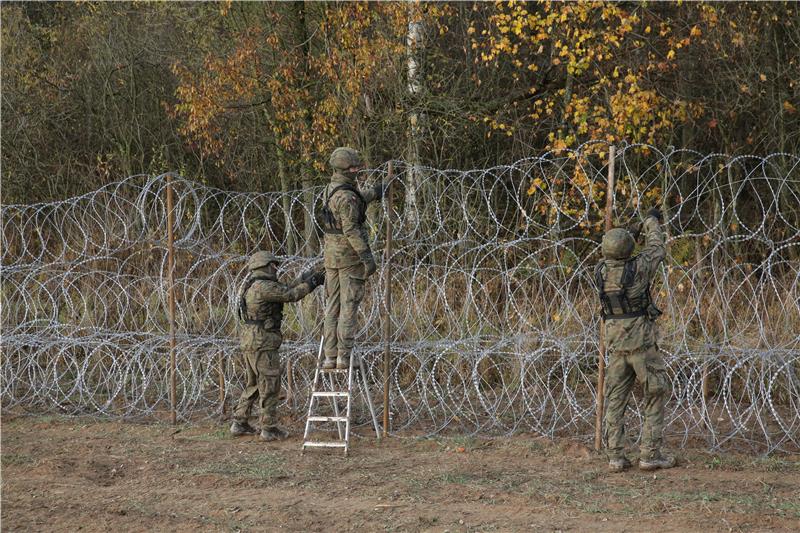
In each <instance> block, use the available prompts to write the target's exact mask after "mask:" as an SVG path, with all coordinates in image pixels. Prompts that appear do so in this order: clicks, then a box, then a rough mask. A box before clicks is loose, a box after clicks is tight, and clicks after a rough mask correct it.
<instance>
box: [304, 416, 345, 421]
mask: <svg viewBox="0 0 800 533" xmlns="http://www.w3.org/2000/svg"><path fill="white" fill-rule="evenodd" d="M308 421H309V422H347V417H346V416H309V417H308Z"/></svg>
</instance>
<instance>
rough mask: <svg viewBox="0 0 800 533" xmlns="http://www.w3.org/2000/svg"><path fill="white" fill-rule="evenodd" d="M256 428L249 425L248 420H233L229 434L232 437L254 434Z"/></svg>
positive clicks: (256, 431)
mask: <svg viewBox="0 0 800 533" xmlns="http://www.w3.org/2000/svg"><path fill="white" fill-rule="evenodd" d="M256 433H258V430H257V429H256V428H254V427H253V426H251V425H250V424H249V423H248V422H246V421H245V422H239V421H238V420H234V421H233V424H231V435H233V436H234V437H241V436H243V435H255V434H256Z"/></svg>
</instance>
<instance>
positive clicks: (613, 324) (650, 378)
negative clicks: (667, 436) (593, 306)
mask: <svg viewBox="0 0 800 533" xmlns="http://www.w3.org/2000/svg"><path fill="white" fill-rule="evenodd" d="M661 222H662V215H661V212H660V211H659V210H658V209H651V210H650V211H649V212H648V213H647V218H646V219H645V221H644V223H643V225H642V231H643V232H644V234H645V246H644V248H643V249H642V251H641V253H639V254H638V255H636V256H633V257H631V254H632V253H633V248H634V246H635V239H634V236H633V235H632V234H631V232H630V231H628V230H627V229H623V228H614V229H612V230H609V231H608V232H607V233H606V234H605V235H604V236H603V242H602V252H603V260H602V261H600V263H599V264H598V265H597V267H596V269H595V282H596V284H597V289H598V291H599V294H600V304H601V306H602V314H603V319H604V321H605V326H604V327H605V332H604V333H605V340H606V347H607V352H608V370H607V375H606V382H605V396H606V412H605V421H604V426H605V428H604V430H605V431H604V432H605V436H606V440H607V447H608V448H607V449H608V460H609V468H610V469H611V471H613V472H621V471H623V470H625V469H626V468H629V467H630V466H631V463H630V461H628V459H627V458H626V457H625V451H624V447H625V427H624V425H623V419H624V417H625V409H626V407H627V405H628V397H629V396H630V392H631V389H632V388H633V384H634V380H638V381H639V382H640V383H642V385H643V388H644V413H643V414H644V423H643V425H642V438H641V445H640V457H639V468H640V469H641V470H656V469H659V468H671V467H673V466H675V459H674V458H673V457H668V456H666V455H662V453H661V444H662V437H661V434H662V432H663V429H664V406H665V405H666V402H667V399H668V398H669V396H670V392H671V391H670V382H669V378H668V376H667V371H666V368H665V366H664V361H663V359H662V357H661V354H660V353H659V352H658V347H657V346H656V340H657V339H656V324H655V320H656V318H657V317H658V315H660V314H661V311H659V310H658V309H657V308H656V307H655V305H653V302H652V299H651V297H650V284H651V282H652V280H653V278H654V277H655V275H656V272H657V268H658V265H659V263H661V261H662V260H663V259H664V256H665V255H666V248H665V244H664V242H665V239H664V231H663V229H662V228H661Z"/></svg>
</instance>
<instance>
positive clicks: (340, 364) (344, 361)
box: [336, 355, 350, 370]
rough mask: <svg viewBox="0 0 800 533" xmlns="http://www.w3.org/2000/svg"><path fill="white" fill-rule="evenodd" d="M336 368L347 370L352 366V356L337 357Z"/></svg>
mask: <svg viewBox="0 0 800 533" xmlns="http://www.w3.org/2000/svg"><path fill="white" fill-rule="evenodd" d="M336 368H338V369H339V370H347V369H349V368H350V356H347V355H340V356H339V357H337V358H336Z"/></svg>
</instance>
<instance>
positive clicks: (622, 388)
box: [604, 345, 671, 459]
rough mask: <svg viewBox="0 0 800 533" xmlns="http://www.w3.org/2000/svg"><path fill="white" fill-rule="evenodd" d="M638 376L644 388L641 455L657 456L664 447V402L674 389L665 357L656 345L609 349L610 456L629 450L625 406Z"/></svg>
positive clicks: (606, 426)
mask: <svg viewBox="0 0 800 533" xmlns="http://www.w3.org/2000/svg"><path fill="white" fill-rule="evenodd" d="M635 380H636V381H639V382H640V383H641V384H642V388H643V389H644V408H643V413H642V414H643V415H644V423H643V425H642V439H641V444H640V445H639V450H640V456H641V458H642V459H651V458H656V457H658V454H659V453H660V451H661V443H662V436H661V435H662V433H663V431H664V406H665V405H666V403H667V399H668V398H669V396H670V393H671V391H670V382H669V377H668V376H667V370H666V367H665V366H664V360H663V359H662V357H661V354H659V352H658V349H657V348H656V346H655V345H653V346H650V347H648V348H644V349H642V350H636V351H616V352H610V353H609V357H608V369H607V370H606V383H605V395H606V404H605V405H606V409H605V420H604V432H605V438H606V443H607V451H608V457H609V459H618V458H622V457H623V456H624V453H625V452H624V450H625V425H624V419H625V409H626V408H627V406H628V398H629V397H630V393H631V389H632V388H633V384H634V381H635Z"/></svg>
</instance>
